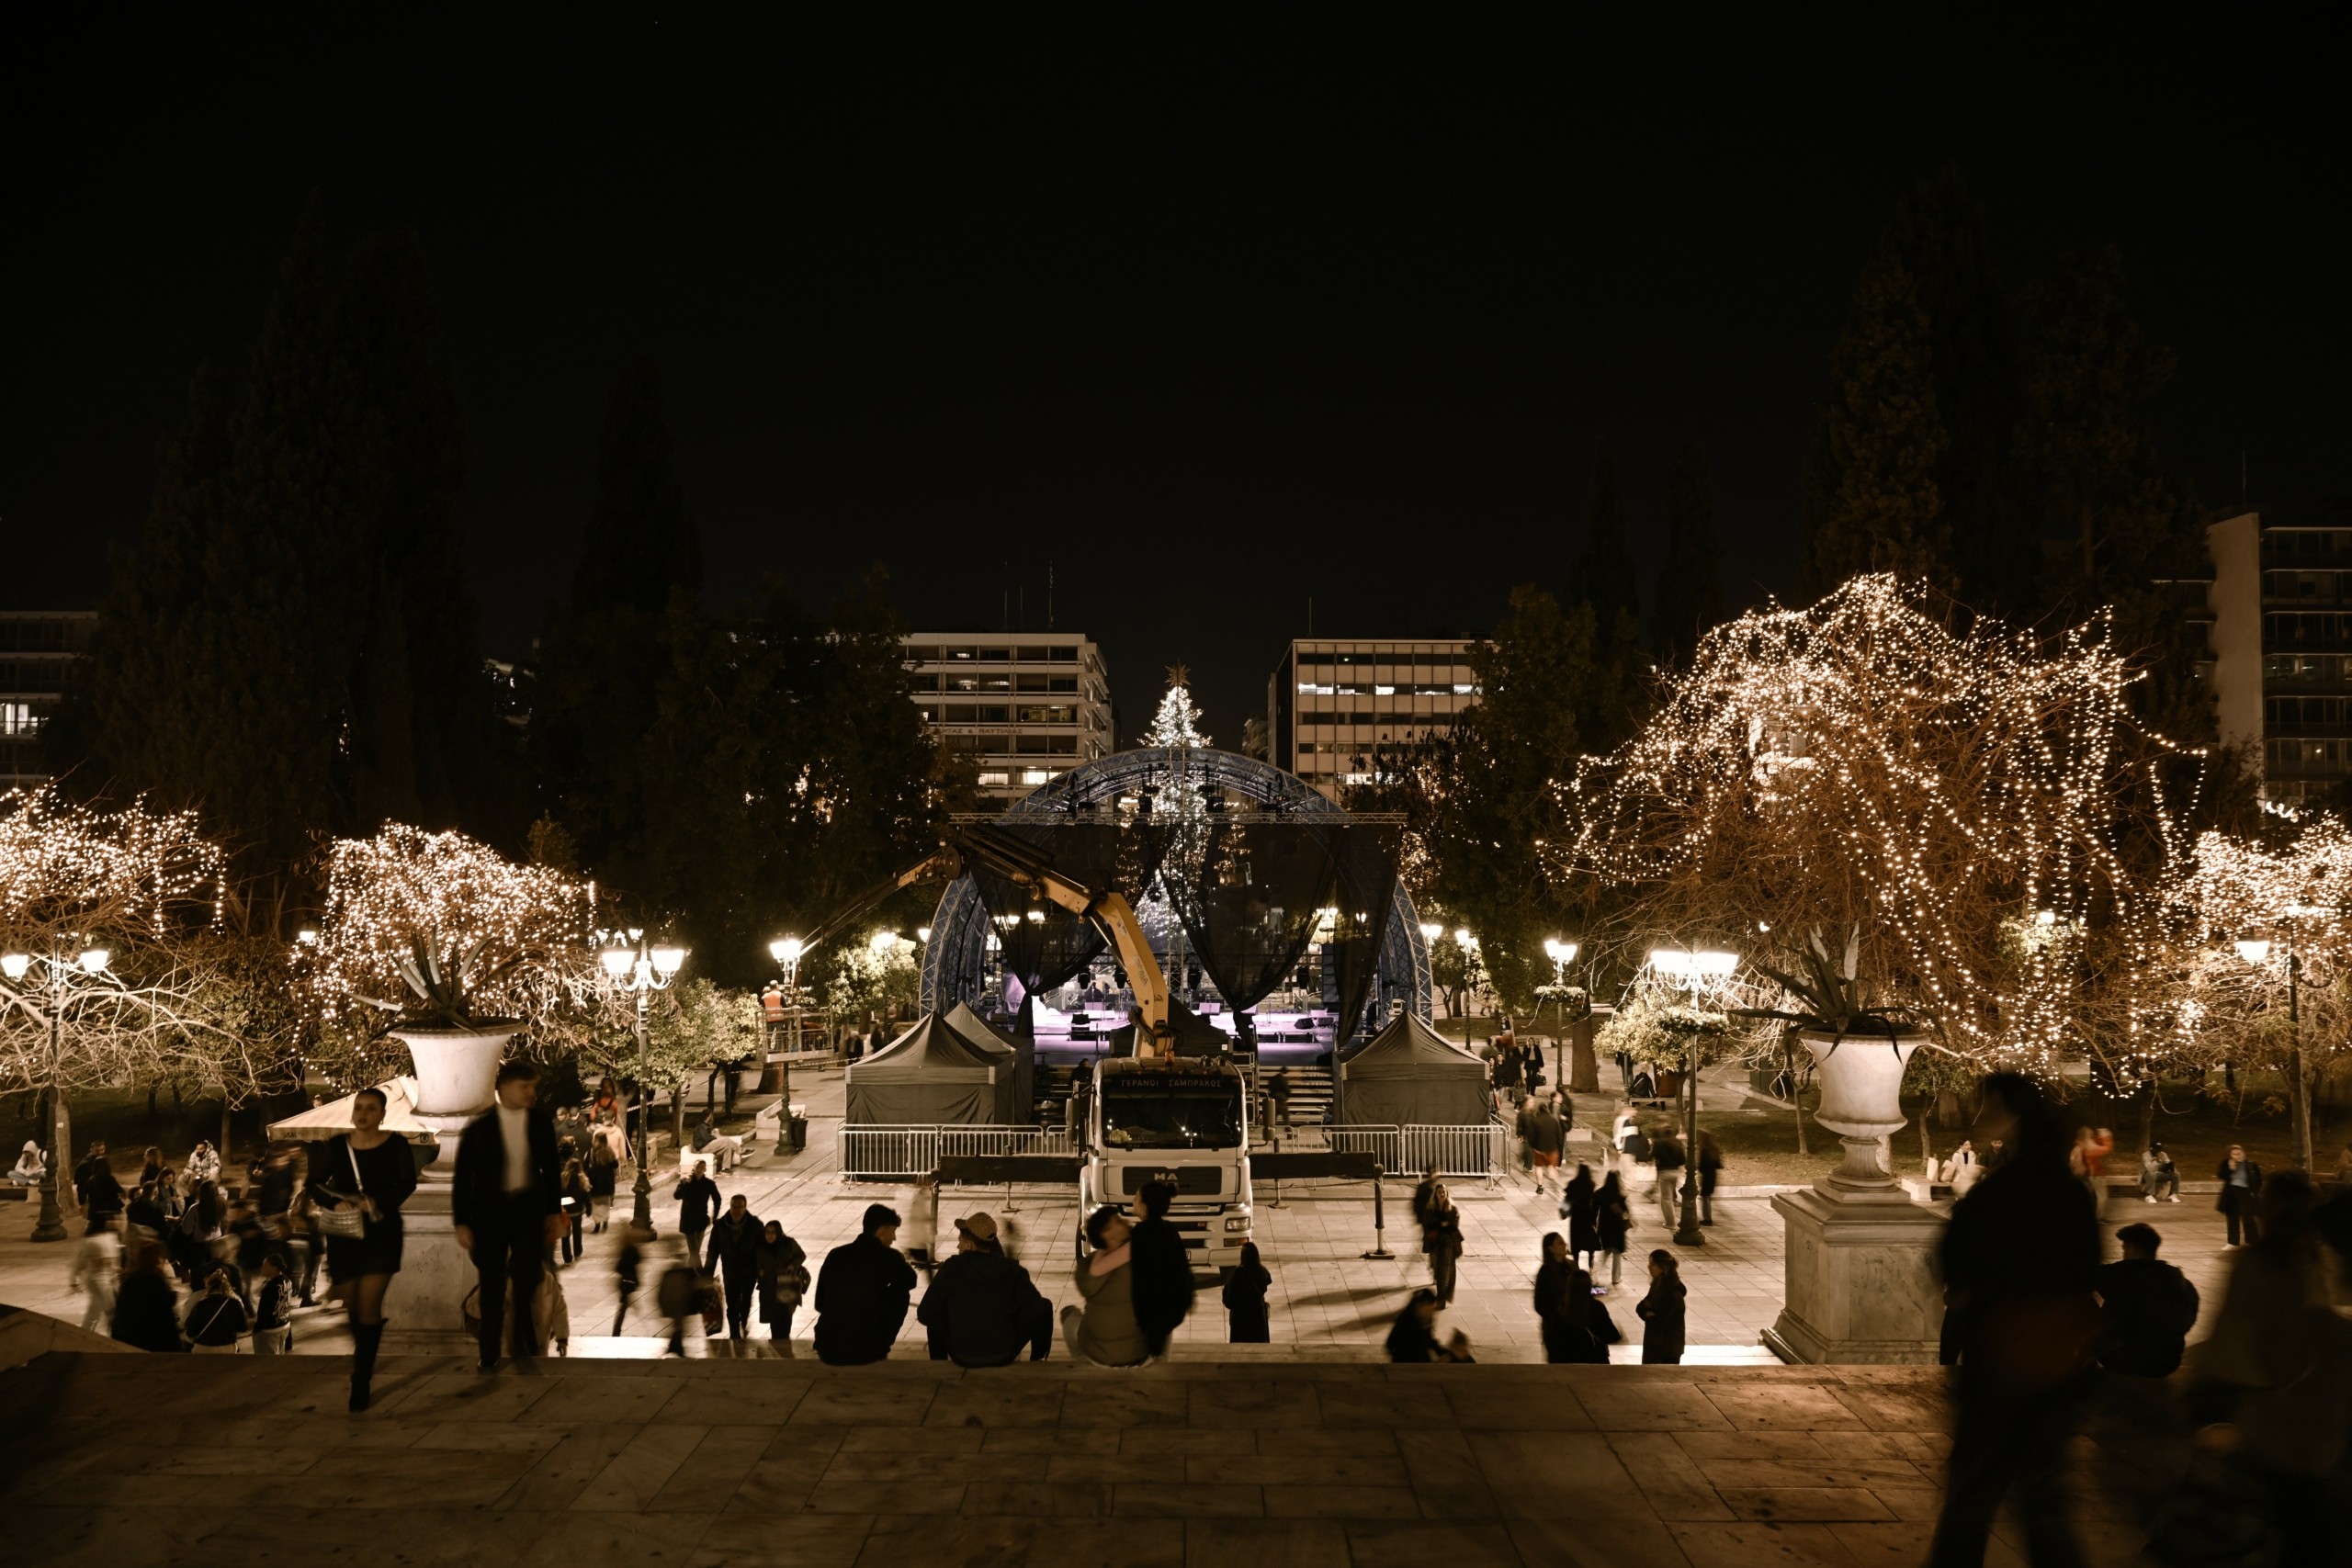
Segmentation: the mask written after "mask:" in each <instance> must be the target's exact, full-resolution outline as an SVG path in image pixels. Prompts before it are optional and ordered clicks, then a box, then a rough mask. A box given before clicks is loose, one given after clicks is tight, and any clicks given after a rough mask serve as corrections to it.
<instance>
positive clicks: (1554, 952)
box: [1544, 937, 1577, 1093]
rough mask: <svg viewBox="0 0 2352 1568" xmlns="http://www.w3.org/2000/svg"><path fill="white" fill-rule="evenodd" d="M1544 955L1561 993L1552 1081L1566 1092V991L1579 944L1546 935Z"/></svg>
mask: <svg viewBox="0 0 2352 1568" xmlns="http://www.w3.org/2000/svg"><path fill="white" fill-rule="evenodd" d="M1576 955H1577V944H1576V943H1575V942H1562V941H1561V940H1560V939H1559V938H1558V937H1546V938H1544V956H1545V957H1546V958H1549V959H1550V960H1551V961H1552V988H1553V990H1554V991H1555V992H1556V993H1559V994H1558V995H1555V997H1554V998H1553V1006H1554V1009H1555V1017H1556V1019H1557V1020H1558V1021H1559V1025H1560V1029H1559V1032H1558V1033H1557V1034H1555V1036H1553V1039H1552V1081H1553V1083H1554V1084H1555V1086H1557V1087H1558V1089H1560V1090H1561V1092H1563V1093H1566V1091H1567V1087H1568V1005H1567V1002H1566V991H1567V986H1568V964H1569V962H1570V960H1572V959H1574V958H1575V957H1576Z"/></svg>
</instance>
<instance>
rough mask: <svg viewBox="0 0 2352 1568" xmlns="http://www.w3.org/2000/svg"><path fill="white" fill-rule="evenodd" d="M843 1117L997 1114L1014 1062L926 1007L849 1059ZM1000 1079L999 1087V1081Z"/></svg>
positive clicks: (913, 1120) (918, 1122) (871, 1122)
mask: <svg viewBox="0 0 2352 1568" xmlns="http://www.w3.org/2000/svg"><path fill="white" fill-rule="evenodd" d="M842 1077H844V1078H845V1079H846V1080H847V1089H848V1100H849V1105H848V1111H847V1114H846V1115H845V1117H844V1118H843V1119H844V1120H845V1121H847V1122H850V1123H852V1124H853V1125H859V1126H868V1127H933V1126H942V1125H946V1124H949V1123H956V1122H961V1123H965V1124H967V1125H985V1124H987V1123H989V1122H996V1121H998V1120H1000V1118H999V1116H998V1111H999V1109H1000V1105H999V1101H1000V1100H1006V1101H1009V1100H1011V1098H1012V1068H1011V1066H1010V1064H1008V1065H1007V1066H1006V1067H1005V1068H1004V1070H1003V1071H1001V1072H1000V1071H999V1070H998V1066H997V1063H996V1059H995V1058H994V1057H993V1056H991V1055H989V1054H988V1053H985V1052H983V1051H982V1050H981V1049H980V1048H979V1047H978V1046H977V1045H974V1044H972V1043H969V1042H967V1040H965V1038H964V1037H963V1036H962V1035H960V1034H958V1033H956V1031H955V1030H953V1029H950V1028H949V1027H948V1026H947V1022H946V1021H945V1020H944V1019H942V1018H941V1017H940V1016H939V1015H938V1014H937V1013H925V1014H924V1015H923V1016H922V1018H921V1019H919V1020H917V1021H916V1022H915V1025H914V1027H913V1028H911V1029H910V1030H908V1031H907V1032H905V1033H904V1034H901V1035H899V1037H898V1038H897V1039H896V1040H893V1041H891V1042H890V1043H888V1045H885V1046H883V1047H882V1049H881V1050H879V1051H877V1052H876V1053H875V1054H874V1055H871V1056H868V1057H866V1058H865V1060H864V1061H860V1062H853V1063H851V1064H850V1066H849V1068H848V1070H847V1071H846V1072H845V1073H844V1074H843V1075H842ZM1000 1079H1001V1080H1002V1087H1001V1088H1000V1087H999V1083H1000Z"/></svg>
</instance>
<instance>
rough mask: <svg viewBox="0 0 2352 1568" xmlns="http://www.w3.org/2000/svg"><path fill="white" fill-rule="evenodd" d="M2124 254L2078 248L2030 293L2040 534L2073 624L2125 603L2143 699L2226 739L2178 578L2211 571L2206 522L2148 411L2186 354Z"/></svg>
mask: <svg viewBox="0 0 2352 1568" xmlns="http://www.w3.org/2000/svg"><path fill="white" fill-rule="evenodd" d="M2123 286H2124V278H2123V264H2122V258H2121V257H2120V255H2119V254H2117V252H2116V251H2115V249H2114V247H2112V246H2109V247H2107V248H2105V249H2102V250H2098V251H2094V252H2088V253H2068V254H2066V255H2064V256H2063V257H2061V258H2060V260H2059V263H2058V265H2057V266H2056V267H2055V268H2054V269H2053V272H2052V276H2050V277H2049V278H2047V279H2046V280H2043V281H2041V282H2039V283H2037V284H2035V285H2033V286H2032V287H2031V288H2029V289H2028V290H2027V291H2026V293H2025V296H2024V299H2023V303H2022V311H2021V314H2022V316H2023V318H2024V321H2025V330H2026V341H2027V355H2026V364H2027V370H2026V378H2025V414H2024V418H2023V420H2022V421H2021V422H2020V423H2019V426H2018V436H2017V449H2018V457H2019V471H2020V473H2021V475H2022V483H2021V488H2022V489H2023V491H2025V498H2026V501H2027V502H2028V503H2029V504H2030V507H2031V509H2032V513H2033V515H2034V517H2035V519H2036V521H2037V522H2038V524H2039V529H2038V532H2039V533H2040V534H2041V536H2043V537H2046V538H2051V539H2063V540H2065V541H2066V543H2067V548H2066V549H2065V551H2064V553H2063V555H2061V556H2059V557H2057V558H2054V559H2053V562H2052V580H2051V582H2050V584H2049V592H2050V596H2051V597H2052V600H2053V601H2054V602H2055V603H2056V604H2057V605H2058V607H2059V609H2060V610H2061V612H2062V613H2063V614H2064V615H2065V616H2066V618H2068V619H2070V620H2073V619H2079V618H2081V617H2083V616H2085V615H2090V614H2093V613H2095V612H2096V611H2098V609H2100V608H2101V607H2102V606H2108V605H2111V606H2113V607H2114V610H2115V615H2116V631H2117V636H2118V637H2119V638H2120V640H2121V641H2122V644H2123V646H2124V647H2125V648H2126V649H2130V650H2132V651H2134V652H2135V653H2137V654H2139V655H2140V656H2141V657H2143V659H2144V660H2145V661H2146V664H2147V668H2148V679H2147V680H2146V681H2145V682H2143V683H2142V685H2141V686H2140V687H2139V688H2137V689H2135V692H2134V700H2135V701H2136V702H2137V703H2138V704H2139V705H2140V706H2141V710H2142V712H2143V715H2144V716H2146V717H2147V718H2148V719H2149V720H2150V722H2151V723H2152V724H2154V726H2155V727H2156V728H2159V729H2161V730H2163V731H2164V732H2165V733H2166V734H2168V735H2170V736H2171V737H2172V738H2174V739H2179V740H2187V741H2199V740H2206V739H2211V738H2212V735H2213V724H2214V720H2213V713H2212V700H2211V692H2210V690H2209V689H2208V688H2207V686H2206V685H2205V683H2204V682H2200V681H2199V679H2198V678H2197V673H2196V666H2197V662H2198V660H2199V659H2200V658H2201V657H2202V655H2203V651H2204V650H2203V635H2202V633H2201V632H2200V631H2199V630H2198V629H2197V628H2196V627H2195V626H2193V625H2192V624H2191V623H2190V622H2189V621H2188V618H2187V617H2186V616H2184V615H2181V614H2180V613H2179V608H2178V605H2177V602H2176V601H2175V599H2174V598H2173V595H2172V591H2171V590H2169V589H2168V588H2166V587H2165V586H2164V584H2165V582H2167V581H2180V580H2185V579H2186V580H2194V579H2197V578H2199V577H2202V576H2204V575H2206V574H2207V573H2208V572H2209V571H2210V570H2211V565H2210V557H2209V556H2208V554H2207V550H2206V544H2205V528H2204V522H2203V518H2202V516H2201V514H2200V513H2199V508H2198V506H2197V503H2196V498H2195V496H2194V495H2193V494H2192V493H2191V492H2190V491H2189V490H2188V487H2187V486H2186V485H2183V484H2180V483H2178V482H2177V481H2174V480H2172V479H2167V478H2166V477H2165V473H2164V471H2163V468H2162V467H2161V465H2160V464H2159V462H2158V457H2157V452H2156V446H2155V440H2154V434H2153V433H2152V431H2151V430H2150V428H2149V424H2148V412H2147V411H2148V404H2149V402H2150V400H2153V399H2154V397H2155V395H2156V393H2157V392H2158V391H2159V390H2160V389H2162V388H2163V387H2164V385H2165V382H2166V381H2167V380H2169V379H2170V378H2171V376H2172V370H2173V356H2172V355H2171V354H2170V353H2169V352H2168V351H2167V350H2165V349H2164V348H2162V347H2160V346H2158V345H2156V344H2151V343H2150V342H2148V341H2147V338H2146V337H2145V335H2144V334H2143V333H2142V332H2141V330H2140V327H2139V324H2138V323H2137V322H2136V321H2134V320H2133V319H2132V317H2131V312H2130V310H2128V309H2127V308H2126V306H2125V304H2124V299H2123Z"/></svg>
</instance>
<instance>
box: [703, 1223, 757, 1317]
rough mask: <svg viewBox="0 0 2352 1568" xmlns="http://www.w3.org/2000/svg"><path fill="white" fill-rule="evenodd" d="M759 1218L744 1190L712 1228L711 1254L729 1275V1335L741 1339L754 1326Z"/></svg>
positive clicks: (726, 1274)
mask: <svg viewBox="0 0 2352 1568" xmlns="http://www.w3.org/2000/svg"><path fill="white" fill-rule="evenodd" d="M760 1230H761V1225H760V1221H759V1219H758V1217H757V1216H756V1215H754V1214H753V1213H752V1207H751V1204H750V1203H749V1202H747V1201H745V1200H744V1197H743V1195H742V1194H741V1192H738V1193H736V1194H735V1196H734V1197H732V1198H730V1199H729V1200H728V1201H727V1212H726V1213H723V1214H721V1215H719V1216H718V1224H715V1225H713V1226H712V1227H711V1229H710V1256H711V1258H713V1259H714V1260H716V1261H717V1262H718V1266H719V1268H720V1269H721V1270H722V1271H723V1272H724V1274H725V1276H726V1284H727V1337H729V1339H741V1338H742V1337H743V1336H744V1335H745V1334H746V1333H748V1332H749V1331H750V1329H751V1325H752V1289H753V1287H755V1286H756V1285H758V1284H759V1282H760V1257H759V1254H760Z"/></svg>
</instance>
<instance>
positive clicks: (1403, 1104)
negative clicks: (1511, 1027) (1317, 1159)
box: [1336, 1008, 1494, 1127]
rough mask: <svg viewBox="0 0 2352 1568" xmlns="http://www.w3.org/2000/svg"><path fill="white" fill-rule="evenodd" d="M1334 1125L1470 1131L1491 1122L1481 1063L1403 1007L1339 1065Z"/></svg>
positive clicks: (1485, 1078)
mask: <svg viewBox="0 0 2352 1568" xmlns="http://www.w3.org/2000/svg"><path fill="white" fill-rule="evenodd" d="M1340 1083H1341V1085H1342V1086H1343V1087H1342V1089H1341V1091H1340V1111H1339V1112H1338V1114H1337V1117H1336V1120H1338V1121H1340V1122H1358V1123H1365V1124H1371V1125H1377V1126H1395V1127H1403V1126H1420V1127H1472V1126H1480V1125H1483V1124H1485V1123H1486V1122H1490V1121H1492V1120H1494V1102H1493V1100H1491V1099H1489V1098H1488V1095H1487V1065H1486V1064H1485V1063H1484V1062H1481V1061H1480V1060H1478V1058H1477V1057H1476V1056H1474V1055H1471V1054H1470V1053H1469V1052H1467V1051H1464V1049H1462V1047H1461V1046H1459V1045H1456V1044H1455V1043H1453V1041H1451V1040H1448V1039H1447V1038H1445V1036H1443V1035H1442V1034H1440V1033H1439V1032H1437V1031H1436V1030H1434V1029H1431V1028H1430V1026H1429V1025H1428V1024H1426V1023H1423V1022H1422V1021H1421V1020H1420V1016H1419V1014H1418V1013H1416V1012H1414V1011H1413V1010H1411V1009H1409V1008H1408V1009H1407V1010H1405V1011H1403V1012H1401V1013H1399V1014H1398V1015H1397V1017H1396V1018H1394V1019H1392V1020H1391V1021H1389V1024H1388V1027H1387V1028H1385V1029H1384V1030H1382V1031H1381V1032H1379V1033H1377V1034H1375V1035H1374V1036H1373V1037H1372V1038H1371V1039H1370V1040H1367V1041H1365V1042H1364V1043H1363V1048H1362V1049H1360V1050H1358V1051H1357V1052H1356V1053H1355V1055H1351V1056H1350V1057H1349V1058H1348V1059H1347V1060H1346V1061H1344V1062H1342V1063H1340Z"/></svg>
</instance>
